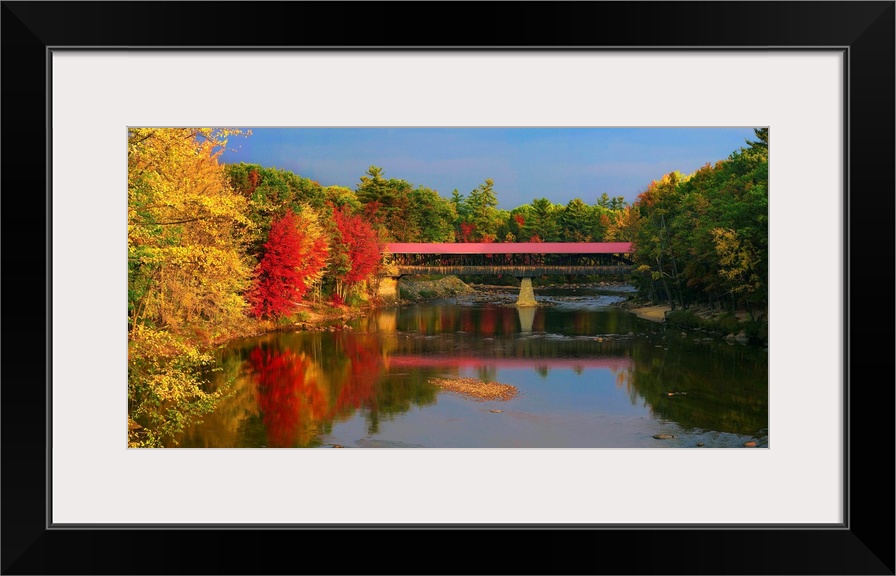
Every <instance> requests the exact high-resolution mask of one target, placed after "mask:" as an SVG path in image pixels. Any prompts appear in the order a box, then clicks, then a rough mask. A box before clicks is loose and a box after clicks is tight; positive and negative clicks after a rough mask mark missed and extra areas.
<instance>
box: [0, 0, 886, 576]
mask: <svg viewBox="0 0 896 576" xmlns="http://www.w3.org/2000/svg"><path fill="white" fill-rule="evenodd" d="M173 6H174V5H169V4H162V3H102V4H91V3H79V2H69V3H42V2H5V3H4V4H3V11H4V18H3V24H2V26H3V44H4V48H6V51H5V52H6V56H5V59H4V63H7V64H8V65H7V66H6V67H5V68H6V74H5V75H6V78H7V83H6V87H5V88H6V90H5V92H6V94H4V96H6V98H5V107H6V109H7V126H6V130H5V133H6V138H5V142H4V143H5V144H6V147H5V148H6V159H7V162H6V168H7V170H6V171H5V176H4V180H5V183H6V184H7V186H6V194H5V198H4V200H6V211H5V212H6V214H7V220H8V222H7V224H9V225H8V226H7V233H8V234H9V231H10V230H12V231H14V233H15V234H16V240H15V241H12V242H7V249H6V254H7V258H6V262H7V267H8V268H10V267H11V266H16V267H19V268H24V270H21V271H16V270H13V272H12V273H11V274H10V275H9V276H8V279H7V292H6V295H7V299H6V303H7V307H6V320H7V326H12V327H13V328H12V329H11V330H10V331H9V332H8V334H9V335H8V336H7V338H6V344H7V350H6V352H7V355H6V358H7V371H6V375H7V379H6V386H5V387H4V393H5V398H4V400H5V402H4V405H5V408H4V412H3V416H4V419H5V422H6V426H7V427H6V428H5V430H4V431H5V432H7V434H6V435H5V436H6V438H5V446H4V448H5V450H4V456H3V463H4V464H5V467H6V474H5V478H4V480H5V482H4V483H5V486H4V509H5V513H4V515H3V518H4V526H3V528H4V530H3V553H4V554H3V556H4V557H3V566H2V569H3V571H4V572H5V573H10V574H29V573H42V574H56V573H96V574H101V573H113V572H114V573H149V572H153V573H168V572H177V573H192V572H208V571H212V572H216V573H222V574H225V573H274V572H278V571H281V570H282V569H281V568H280V566H279V564H280V563H282V562H288V561H289V560H293V559H292V558H291V557H290V556H291V555H290V554H289V552H287V551H289V550H292V548H293V547H292V546H282V545H281V544H286V543H290V544H292V545H293V546H294V545H295V544H299V545H300V548H302V549H308V550H314V551H315V552H318V554H319V555H320V552H322V551H327V552H329V551H333V552H340V554H339V556H338V558H339V560H338V561H335V560H334V561H330V562H328V561H327V560H329V558H327V559H326V560H325V559H323V558H316V559H315V560H314V563H313V566H314V567H313V568H298V567H297V568H296V571H297V572H298V573H302V572H319V573H327V572H331V571H332V572H340V573H344V572H357V573H367V572H379V571H382V570H384V569H385V571H386V572H396V573H398V572H401V573H404V572H430V571H435V572H457V573H467V572H498V571H500V572H506V571H510V572H520V573H532V572H535V573H556V572H567V573H571V572H575V573H602V572H608V573H638V574H644V573H695V574H698V573H699V574H703V573H707V574H708V573H713V574H724V573H757V574H765V573H769V574H771V573H776V574H782V573H813V574H825V573H862V574H893V573H894V558H893V556H894V555H893V541H894V538H893V528H892V526H893V522H892V516H891V515H892V513H893V506H892V493H891V490H890V488H891V487H892V485H893V472H892V465H891V464H892V462H891V461H890V465H887V464H886V462H885V463H884V464H881V462H880V461H879V460H878V458H875V457H871V458H869V457H868V456H866V455H867V454H868V450H867V449H866V450H864V451H862V450H861V448H862V447H865V448H867V447H869V446H871V445H872V444H873V440H874V439H877V438H883V437H886V438H891V436H890V435H891V434H892V418H893V413H892V406H893V403H892V401H893V396H892V395H893V389H892V386H891V384H890V382H891V381H892V380H891V378H886V375H891V374H892V366H891V364H892V362H889V361H887V362H886V367H884V366H883V364H884V362H883V360H882V358H881V357H880V356H879V355H877V354H874V353H869V352H865V343H866V339H865V338H862V339H859V340H854V339H852V338H851V336H852V334H854V333H856V334H860V335H865V334H869V335H874V338H879V336H877V334H878V332H879V330H878V329H877V322H872V323H871V324H870V325H869V326H867V327H863V328H862V329H861V331H860V332H857V330H859V329H858V328H857V326H859V324H860V323H859V320H860V319H864V318H862V317H861V316H860V315H859V312H860V311H861V312H864V310H860V309H859V307H858V306H855V307H853V306H852V303H853V301H854V298H855V296H856V295H857V296H858V297H859V298H860V300H855V301H856V302H862V303H863V304H864V306H862V308H866V307H867V306H868V303H869V302H873V303H874V304H873V305H874V306H875V307H876V306H884V304H883V303H884V302H887V303H891V302H892V286H893V282H892V271H891V268H892V267H891V266H890V265H889V264H888V263H889V262H892V261H893V259H892V252H891V250H892V237H891V236H892V235H891V234H890V236H889V237H887V238H886V239H884V238H877V235H880V234H881V232H882V231H884V230H892V215H893V209H892V208H893V206H892V204H893V198H892V196H893V194H892V175H893V159H894V138H893V125H894V123H893V119H894V117H893V111H894V82H893V72H894V66H893V53H894V50H893V49H894V46H896V44H894V3H892V2H849V3H834V2H807V3H777V2H756V3H750V2H747V3H726V2H707V3H678V2H668V3H656V4H653V3H651V4H645V3H635V2H619V3H615V2H606V3H603V2H583V3H559V4H537V3H518V4H513V5H512V7H513V10H512V13H513V18H510V11H506V10H502V8H509V7H510V6H511V5H509V4H475V5H474V4H472V3H471V4H467V3H455V4H452V5H451V6H450V7H447V6H446V5H444V4H442V3H431V4H429V5H425V4H422V3H421V4H419V5H414V7H415V8H419V9H421V10H422V9H423V7H424V6H427V7H431V8H433V9H436V10H442V11H443V12H444V13H443V14H442V16H440V18H439V20H440V21H441V23H442V24H443V26H442V27H437V28H436V29H434V30H426V31H425V32H420V33H419V34H422V36H421V37H420V38H419V39H418V38H413V39H408V38H409V36H408V31H407V30H405V29H403V26H402V25H399V24H398V23H399V22H400V21H401V20H400V19H398V16H399V15H400V14H401V13H403V12H405V11H407V8H408V7H409V5H408V4H399V3H392V4H372V3H371V4H369V5H368V4H366V3H358V4H352V5H351V6H350V7H349V6H348V5H346V4H342V5H340V4H337V3H332V4H326V3H270V4H268V3H255V4H252V3H237V2H234V3H220V4H216V5H211V4H209V3H195V4H192V3H191V4H184V3H178V4H177V5H176V6H177V8H178V9H177V10H175V9H174V7H173ZM181 8H183V11H181ZM445 8H448V9H447V10H443V9H445ZM468 8H469V10H468ZM292 13H294V14H295V16H289V15H290V14H292ZM484 14H492V15H493V16H495V18H494V21H496V22H499V21H504V20H505V19H506V20H507V22H508V23H509V22H511V21H518V22H520V21H521V22H526V23H528V24H527V25H526V26H523V27H520V26H519V25H513V26H512V25H509V24H508V25H507V26H498V25H496V26H494V27H492V28H489V27H487V26H486V27H483V26H482V21H483V20H482V16H483V15H484ZM502 16H503V18H502ZM291 18H295V19H296V20H295V26H292V25H290V19H291ZM499 18H500V20H499ZM311 21H313V22H317V23H319V25H315V26H311V25H309V22H311ZM333 22H338V25H337V26H334V25H333V24H332V23H333ZM472 22H478V24H476V25H475V26H471V23H472ZM610 22H612V23H613V24H609V23H610ZM324 23H328V24H324ZM467 29H470V30H471V31H472V30H473V29H475V31H476V33H477V34H480V35H481V34H486V36H487V38H481V39H480V40H479V42H481V44H478V43H477V44H476V45H469V44H466V43H463V44H461V43H457V42H456V40H455V38H454V37H453V33H454V32H456V31H457V30H467ZM318 30H320V31H318ZM160 31H163V32H160ZM205 31H208V32H205ZM206 34H208V35H206ZM297 34H298V35H297ZM414 34H416V32H415V33H414ZM414 34H411V36H413V35H414ZM384 38H386V40H384ZM399 38H400V40H398V39H399ZM402 44H406V45H402ZM13 61H17V63H18V64H19V65H18V66H12V65H9V64H10V63H11V62H13ZM384 94H385V95H384ZM26 118H27V119H28V120H27V122H21V120H24V119H26ZM20 119H21V120H20ZM17 122H19V123H17ZM151 125H172V126H180V125H189V126H223V125H231V126H280V125H285V126H298V125H301V126H387V127H414V126H522V125H527V126H579V125H590V126H593V125H599V126H654V127H659V126H663V127H671V126H677V127H682V126H705V127H719V126H732V125H734V126H769V127H770V132H771V133H772V134H775V135H776V136H775V137H776V138H778V140H774V141H773V142H772V144H771V146H770V150H771V152H770V154H769V160H770V162H769V173H770V180H769V182H770V189H774V193H772V194H771V195H770V201H769V203H770V222H771V225H770V245H771V247H770V251H771V257H770V262H771V264H770V268H771V275H770V285H771V290H772V294H771V297H770V306H769V310H770V312H769V315H770V318H771V322H770V338H769V366H770V378H769V379H770V391H769V420H770V433H769V436H770V437H771V438H772V439H771V441H770V445H769V447H768V449H764V450H735V451H705V450H704V451H701V450H690V451H677V450H659V451H658V450H645V451H641V452H640V453H639V454H637V455H635V454H633V453H632V451H627V450H608V451H596V452H587V453H583V452H581V451H566V450H525V451H512V450H511V451H503V450H497V451H472V452H471V451H465V450H449V451H447V454H446V453H444V452H439V451H435V452H433V451H413V450H404V451H401V450H399V451H389V450H386V451H370V450H368V451H361V450H359V451H351V452H352V455H351V456H350V457H345V456H344V455H345V454H347V453H348V452H350V451H337V450H331V451H303V452H302V456H301V457H298V456H296V455H295V452H293V451H259V450H235V451H234V450H217V451H215V450H212V451H201V452H197V451H192V450H127V449H126V448H125V446H124V442H123V437H122V433H123V431H120V429H121V428H122V427H121V426H119V424H120V421H121V417H120V415H119V412H121V411H123V406H122V403H123V402H124V396H123V393H122V394H119V393H118V390H119V389H122V387H123V385H124V384H123V382H121V377H122V376H124V375H125V368H126V367H125V365H124V363H123V361H122V360H121V359H122V358H123V357H124V356H125V355H126V350H125V349H124V344H123V343H122V342H119V341H120V340H122V338H121V336H120V333H119V332H118V328H117V326H118V322H119V317H120V316H121V311H120V310H119V308H118V307H117V305H116V304H115V303H116V302H119V301H120V302H121V303H122V306H123V299H124V296H123V295H121V296H120V295H119V294H120V293H121V291H122V288H121V287H122V286H123V279H122V278H121V271H122V268H121V266H120V265H118V264H113V263H114V262H118V261H119V260H120V259H121V257H122V255H123V254H124V252H123V251H124V246H123V242H124V236H125V234H126V232H125V224H124V211H125V210H126V207H127V202H126V201H125V200H124V198H123V197H122V198H119V196H118V195H119V194H123V190H124V182H125V180H124V179H125V177H126V166H125V154H124V146H123V142H122V140H123V139H124V135H125V133H126V129H127V127H128V126H151ZM43 127H46V130H45V131H44V130H43V129H42V128H43ZM44 156H45V158H46V161H45V162H39V161H38V160H36V159H38V158H41V157H44ZM25 174H27V175H28V176H27V179H25V178H21V177H20V176H24V175H25ZM13 182H15V185H13ZM35 189H39V190H41V193H35V192H34V190H35ZM44 189H45V190H46V193H45V194H44V193H43V190H44ZM20 190H21V191H22V192H24V191H25V190H28V191H29V192H28V193H22V192H17V191H20ZM34 198H38V199H39V200H40V202H38V204H41V202H46V205H45V206H43V205H42V204H41V208H42V209H43V210H35V208H34ZM73 200H74V201H73ZM17 202H18V203H19V204H20V205H19V206H17V205H16V203H17ZM41 211H44V212H45V213H46V221H45V226H46V228H45V233H44V234H34V233H33V232H31V231H29V230H22V227H21V226H17V225H16V224H22V223H23V222H26V221H27V220H26V219H24V218H21V217H20V216H19V215H20V214H34V213H35V212H41ZM20 230H21V232H20ZM118 234H121V236H118ZM34 238H38V241H37V242H35V241H34ZM117 239H120V240H121V242H119V241H118V240H117ZM8 240H9V239H8ZM41 242H45V243H44V244H41ZM34 244H38V245H39V246H34ZM119 244H121V245H119ZM23 246H30V248H28V250H24V249H23ZM37 253H41V254H43V255H45V258H43V259H42V258H40V257H37V256H35V255H36V254H37ZM870 258H873V260H870ZM881 262H884V265H881ZM29 264H30V265H31V266H32V267H33V269H31V270H28V265H29ZM24 271H27V272H29V273H25V274H21V273H20V272H24ZM853 274H855V275H856V278H857V280H858V282H856V283H852V282H851V278H852V275H853ZM38 278H40V279H45V280H46V293H45V296H46V298H45V299H40V303H39V304H38V303H35V304H33V305H32V306H30V307H29V306H23V305H22V304H21V303H22V302H26V301H29V299H28V296H29V295H30V294H33V293H35V292H39V291H40V290H38V289H36V288H35V284H42V282H39V281H38V280H36V279H38ZM776 278H779V279H780V281H779V282H778V283H777V284H776V280H775V279H776ZM18 279H22V280H18ZM24 279H28V281H27V282H25V281H24ZM859 283H860V285H859ZM118 298H121V300H117V299H118ZM31 300H32V301H33V300H37V299H36V298H33V296H32V298H31ZM889 306H890V305H889V304H888V305H887V310H888V311H889V310H890V308H889ZM44 309H45V310H46V323H45V324H44V323H43V322H42V320H40V319H38V318H36V317H35V314H34V310H44ZM865 314H866V315H867V316H869V317H871V318H874V315H873V314H867V312H865ZM38 315H39V313H38ZM875 319H876V318H875ZM37 325H43V326H44V327H45V329H46V333H43V332H41V331H40V330H38V333H39V335H38V336H37V337H33V336H32V337H24V336H22V335H20V334H17V333H16V332H18V331H19V330H21V329H22V328H23V327H31V326H37ZM886 333H887V334H888V335H889V334H891V332H890V331H889V330H887V332H886ZM29 336H30V335H29ZM43 343H45V346H44V348H43V349H42V348H41V344H43ZM860 347H861V349H860ZM44 365H46V367H47V368H46V372H45V378H43V377H37V376H36V375H35V374H34V367H35V366H44ZM11 373H14V374H15V376H14V377H11V376H10V374H11ZM881 375H884V377H883V384H882V383H881V379H882V377H881ZM41 376H44V373H42V374H41ZM44 382H45V384H46V386H41V385H40V384H41V383H44ZM25 383H28V384H30V385H27V386H26V385H24V384H25ZM875 383H876V384H875ZM853 384H855V385H856V386H854V385H853ZM861 384H865V386H860V385H861ZM867 388H872V389H873V390H871V391H869V390H868V389H867ZM854 390H855V391H856V393H852V392H853V391H854ZM36 414H45V415H46V426H40V425H38V426H35V425H34V418H35V416H34V415H36ZM25 430H27V431H28V432H27V433H25V432H24V431H25ZM17 431H23V432H21V436H19V435H18V432H17ZM863 445H865V446H863ZM306 454H307V456H306ZM886 457H887V458H888V459H889V457H890V452H889V451H887V452H886ZM309 470H310V471H313V473H310V474H309V473H308V472H309ZM878 486H884V487H886V489H885V491H884V490H882V489H880V488H877V487H878ZM880 516H885V522H884V524H885V525H886V526H889V528H886V529H881V528H880V527H879V524H881V522H880V518H879V517H880ZM380 538H382V540H380ZM475 538H488V539H489V540H488V541H487V542H489V545H487V547H486V548H487V553H485V554H484V555H483V556H482V558H481V559H479V558H478V557H477V559H475V560H473V559H472V557H471V556H468V555H466V554H456V553H454V551H453V547H454V546H456V545H458V544H464V543H469V542H475V541H476V540H474V539H475ZM492 538H494V539H495V540H494V541H492ZM159 542H165V543H166V544H165V545H164V546H162V547H161V550H160V546H159V545H158V543H159ZM396 542H399V543H400V545H401V546H402V548H403V549H411V550H413V549H418V548H419V549H420V550H422V551H427V552H426V554H428V555H430V556H431V557H434V558H433V559H432V560H428V561H427V562H429V561H431V562H434V564H433V565H431V566H420V565H417V564H415V562H416V560H413V558H416V555H415V554H409V555H407V556H406V557H405V558H401V559H395V560H393V561H392V562H391V563H390V565H388V566H385V567H384V566H383V565H381V564H377V563H376V562H374V561H373V560H372V558H375V557H381V556H382V552H383V551H384V550H385V549H389V548H384V546H391V545H394V543H396ZM492 542H493V543H497V542H501V543H505V542H506V543H507V545H505V546H493V545H492V544H491V543H492ZM154 543H155V544H154ZM272 544H273V545H272ZM439 544H443V545H444V544H447V545H448V546H449V547H451V548H452V550H451V551H450V552H449V550H448V549H443V550H441V551H439V552H436V553H435V554H432V552H433V551H434V550H433V547H434V545H436V546H437V545H439ZM468 546H469V544H468ZM169 547H170V549H176V550H177V551H178V552H177V554H176V555H175V554H173V553H169ZM476 547H477V548H479V545H478V544H477V545H476ZM94 549H95V550H102V553H99V552H98V553H96V554H85V553H83V552H78V553H69V550H81V551H83V550H94ZM185 550H189V551H185ZM281 550H282V552H281ZM275 551H276V552H275ZM348 552H350V553H348ZM272 555H273V556H277V558H276V560H277V561H276V562H272V563H271V565H270V566H266V565H265V563H266V562H267V560H268V559H270V558H271V556H272ZM326 556H329V555H326ZM298 562H303V561H302V560H300V559H295V560H294V563H298Z"/></svg>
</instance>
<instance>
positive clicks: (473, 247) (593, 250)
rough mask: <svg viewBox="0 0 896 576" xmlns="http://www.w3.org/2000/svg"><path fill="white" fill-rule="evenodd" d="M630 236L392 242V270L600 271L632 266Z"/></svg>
mask: <svg viewBox="0 0 896 576" xmlns="http://www.w3.org/2000/svg"><path fill="white" fill-rule="evenodd" d="M631 253H632V244H631V242H506V243H473V242H470V243H466V242H464V243H392V244H387V245H386V249H385V252H384V256H385V261H386V264H387V265H389V266H390V268H391V269H392V270H393V272H392V274H393V275H395V276H401V275H404V274H508V275H510V276H515V277H517V278H533V277H538V276H544V275H548V274H557V275H580V276H581V275H585V276H591V275H597V274H627V273H629V272H631V260H630V259H629V257H630V255H631Z"/></svg>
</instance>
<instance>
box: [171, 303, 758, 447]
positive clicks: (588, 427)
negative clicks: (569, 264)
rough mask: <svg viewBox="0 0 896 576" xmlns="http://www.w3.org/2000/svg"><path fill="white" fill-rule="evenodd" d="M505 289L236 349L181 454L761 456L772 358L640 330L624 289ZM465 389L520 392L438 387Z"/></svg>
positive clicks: (223, 359) (716, 341) (644, 324)
mask: <svg viewBox="0 0 896 576" xmlns="http://www.w3.org/2000/svg"><path fill="white" fill-rule="evenodd" d="M511 290H513V289H512V288H508V289H506V291H502V290H501V289H493V290H492V291H489V292H487V293H486V294H485V295H484V296H483V295H479V296H476V297H461V298H458V299H456V300H455V299H450V300H442V301H435V302H428V303H421V304H413V305H402V306H397V307H392V308H385V309H381V310H378V311H376V312H374V313H372V314H370V315H369V316H367V317H364V318H360V319H356V320H354V321H351V322H349V323H348V328H347V329H346V328H342V327H340V328H339V329H337V330H335V331H325V332H282V333H276V334H269V335H266V336H263V337H258V338H251V339H243V340H239V341H234V342H232V343H230V344H229V345H228V346H227V347H226V348H225V349H223V350H222V351H221V353H220V357H219V361H218V365H217V366H216V370H215V371H212V372H210V374H209V378H210V384H209V388H210V389H216V388H218V387H222V386H224V387H227V390H228V391H229V396H228V397H227V399H225V400H224V401H222V403H221V404H220V405H219V407H218V409H217V410H216V411H215V412H214V413H212V414H208V415H206V416H204V417H203V422H202V423H201V424H197V425H194V426H192V427H191V428H189V429H188V430H186V431H185V432H184V433H183V434H182V435H181V436H180V437H179V438H178V439H177V446H179V447H183V448H262V447H268V448H515V447H519V448H636V447H645V448H702V449H706V448H740V447H743V446H744V445H745V444H746V443H751V442H753V443H755V445H756V446H757V447H759V448H763V447H768V441H769V440H768V351H767V349H766V348H764V347H760V346H754V345H744V344H739V343H729V342H726V341H725V340H724V339H722V338H719V337H713V336H711V335H708V334H705V333H702V332H693V331H692V332H687V333H682V332H681V331H680V330H672V329H670V328H667V327H665V326H664V325H662V324H657V323H654V322H650V321H647V320H642V319H640V318H637V317H636V316H634V315H633V314H631V313H630V312H627V311H625V310H622V309H620V308H617V307H616V306H614V303H617V302H619V301H621V300H624V299H625V297H626V295H627V292H629V291H630V290H631V288H630V287H627V286H621V287H619V286H616V287H603V288H601V287H593V288H552V289H540V290H539V289H536V298H537V300H538V303H539V306H537V307H532V308H518V307H516V306H514V305H512V302H513V299H514V297H515V294H514V293H512V292H511ZM459 378H469V379H477V380H481V381H484V382H498V383H502V384H508V385H511V386H514V387H515V389H516V394H515V395H514V396H513V397H511V398H509V399H486V400H483V399H479V398H475V397H470V396H467V395H463V394H462V393H459V392H455V391H452V390H446V389H444V388H442V387H439V386H437V385H436V384H435V383H436V382H438V381H439V380H438V379H442V380H445V379H448V380H454V379H459ZM657 436H659V438H658V437H657ZM174 445H175V444H174V443H172V444H171V446H174Z"/></svg>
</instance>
